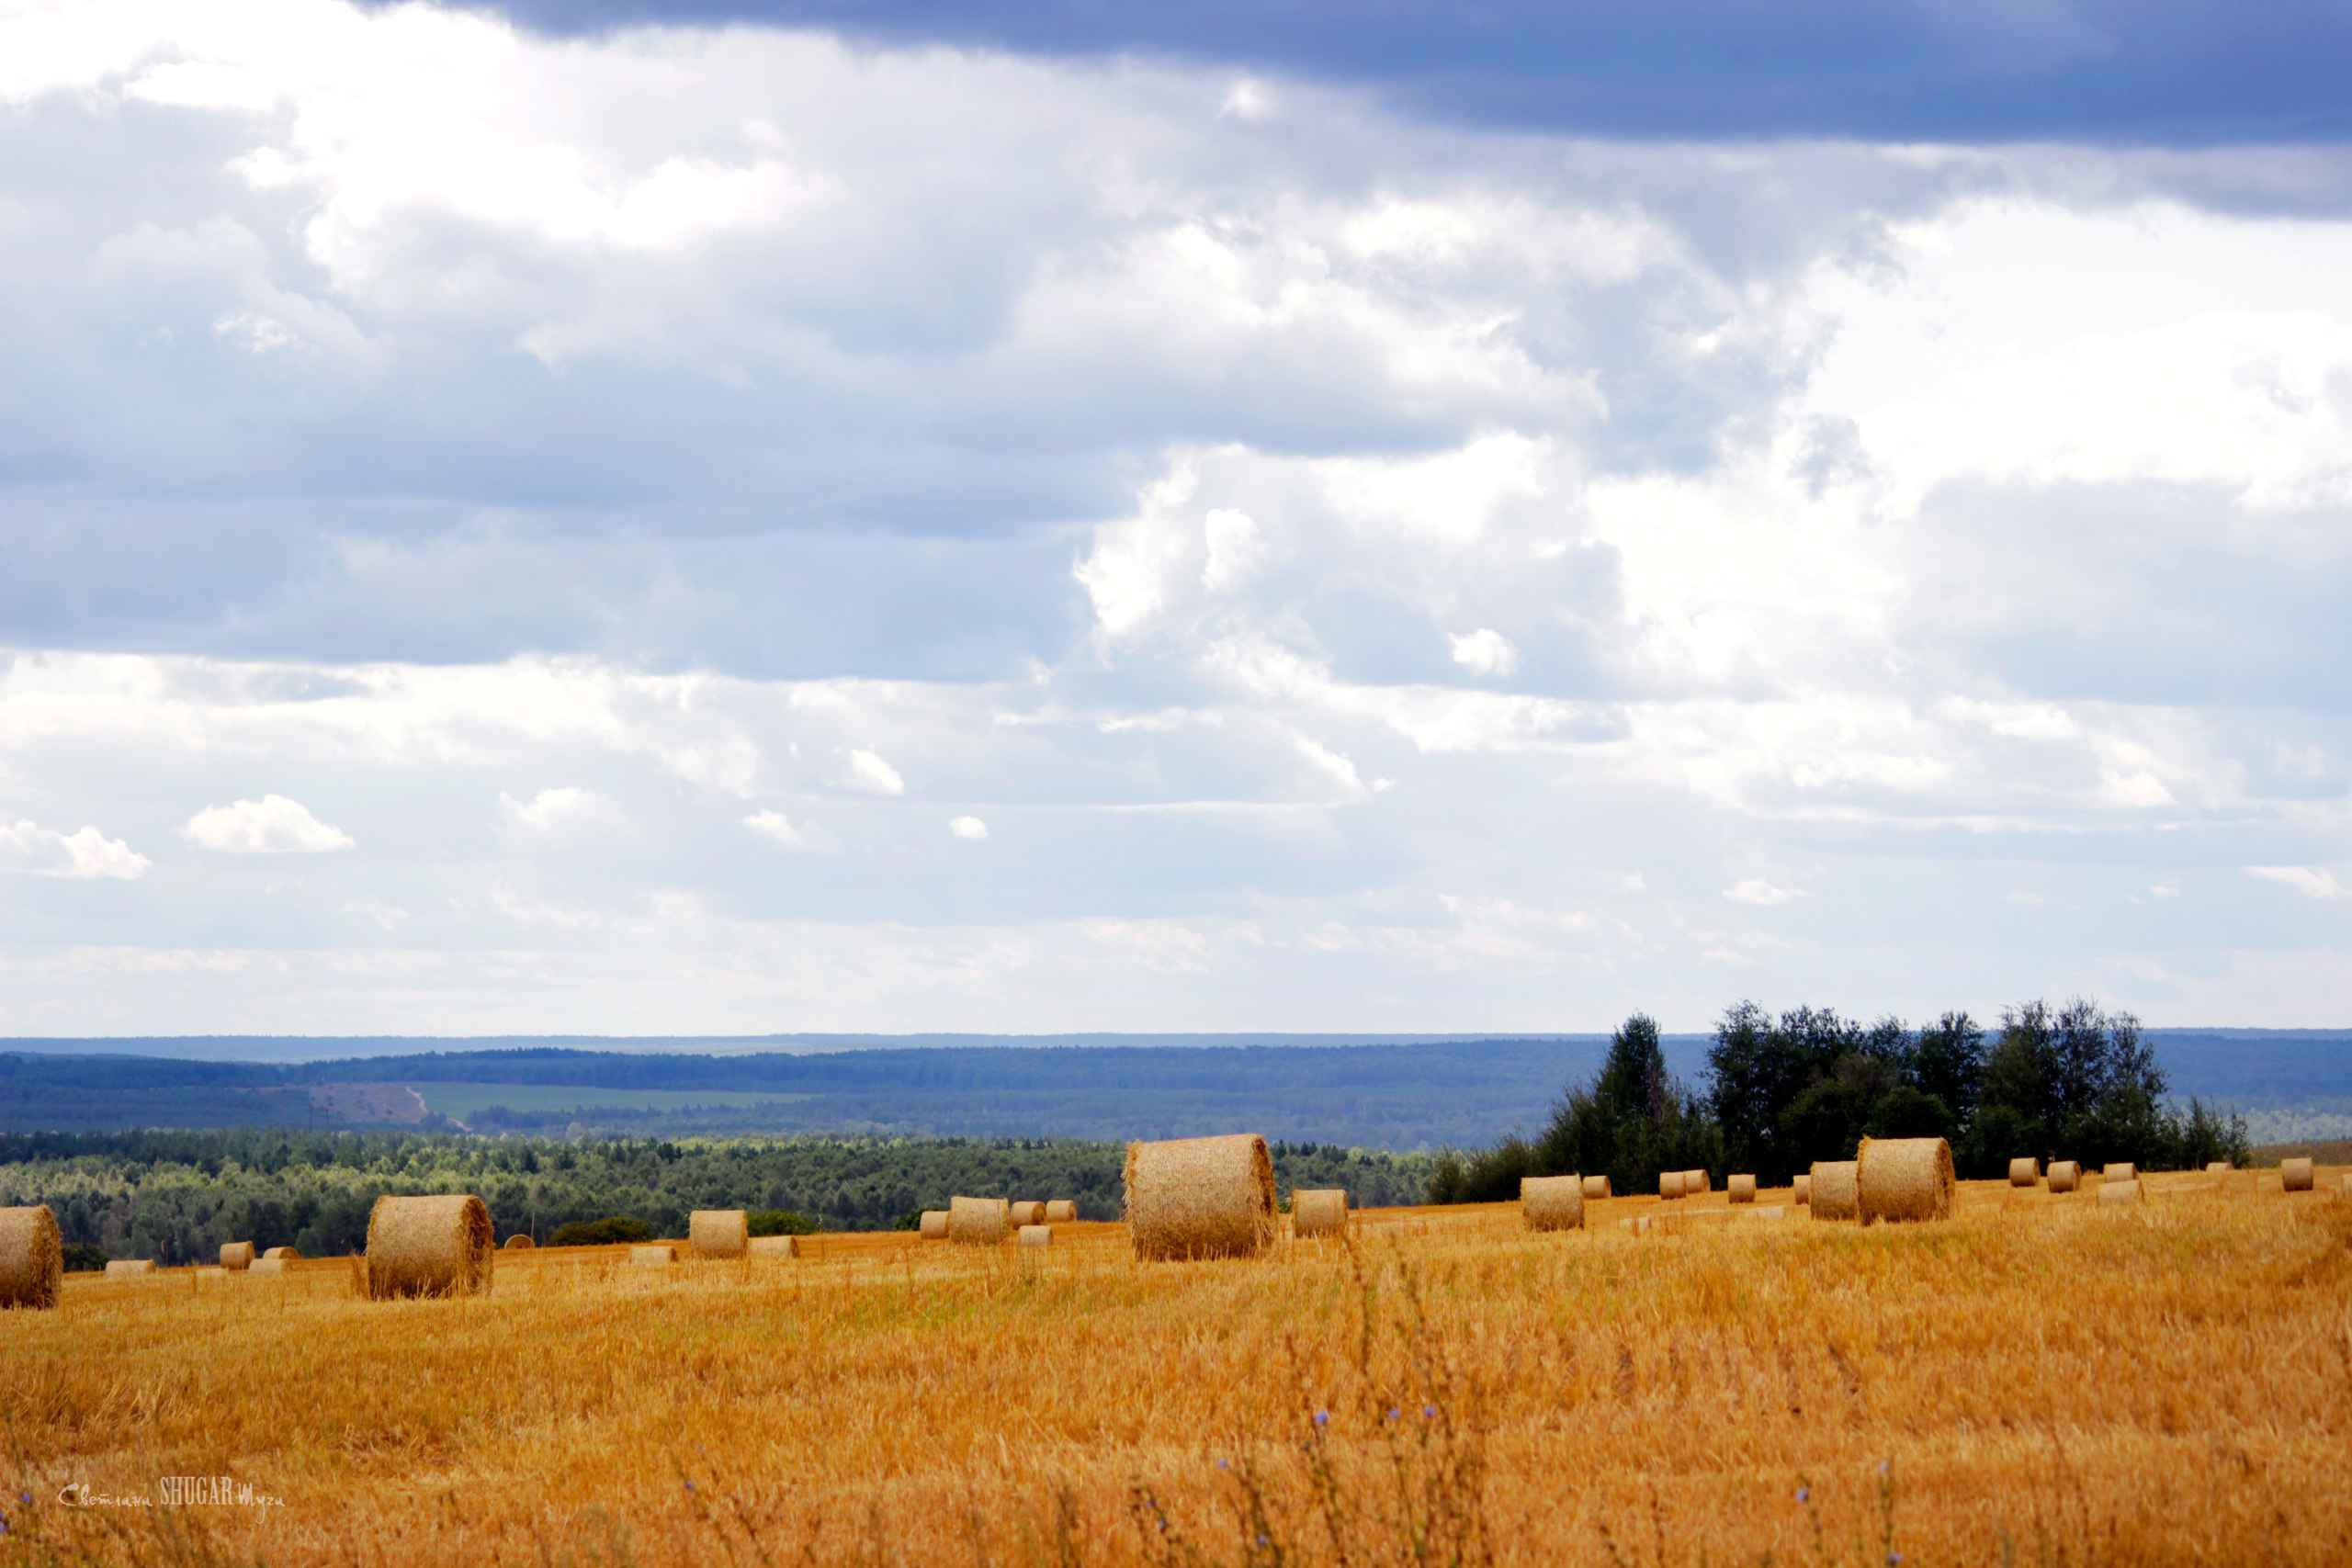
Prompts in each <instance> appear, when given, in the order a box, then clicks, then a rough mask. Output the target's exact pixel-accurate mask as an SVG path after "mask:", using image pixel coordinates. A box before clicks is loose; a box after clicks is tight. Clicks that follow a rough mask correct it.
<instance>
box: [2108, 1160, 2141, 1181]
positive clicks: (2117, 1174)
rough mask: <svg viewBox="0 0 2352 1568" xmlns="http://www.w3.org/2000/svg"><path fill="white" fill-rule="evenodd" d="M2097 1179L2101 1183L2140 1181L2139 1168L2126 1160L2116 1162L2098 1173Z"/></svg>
mask: <svg viewBox="0 0 2352 1568" xmlns="http://www.w3.org/2000/svg"><path fill="white" fill-rule="evenodd" d="M2099 1179H2100V1180H2101V1181H2137V1180H2139V1179H2140V1168H2139V1167H2138V1166H2136V1165H2133V1164H2132V1163H2131V1161H2130V1160H2128V1159H2127V1160H2117V1161H2115V1162H2114V1163H2112V1164H2110V1165H2109V1167H2108V1168H2106V1169H2105V1170H2103V1171H2101V1172H2099Z"/></svg>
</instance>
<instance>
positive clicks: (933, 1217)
mask: <svg viewBox="0 0 2352 1568" xmlns="http://www.w3.org/2000/svg"><path fill="white" fill-rule="evenodd" d="M915 1233H916V1234H917V1235H920V1236H922V1238H923V1240H925V1241H945V1240H946V1239H947V1211H946V1210H944V1209H925V1210H924V1211H923V1212H922V1224H919V1225H917V1226H916V1227H915Z"/></svg>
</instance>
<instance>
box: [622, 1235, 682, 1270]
mask: <svg viewBox="0 0 2352 1568" xmlns="http://www.w3.org/2000/svg"><path fill="white" fill-rule="evenodd" d="M677 1260H678V1249H677V1247H675V1246H673V1245H672V1244H671V1243H669V1242H666V1241H653V1242H642V1243H639V1245H637V1246H635V1247H630V1248H629V1249H628V1262H629V1267H630V1268H632V1269H667V1268H668V1267H670V1265H671V1264H673V1263H675V1262H676V1261H677Z"/></svg>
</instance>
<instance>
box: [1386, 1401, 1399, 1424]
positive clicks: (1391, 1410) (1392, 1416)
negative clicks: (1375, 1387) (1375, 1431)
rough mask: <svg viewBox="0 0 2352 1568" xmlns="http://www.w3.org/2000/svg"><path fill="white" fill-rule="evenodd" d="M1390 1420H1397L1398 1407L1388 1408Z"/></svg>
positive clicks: (1391, 1406)
mask: <svg viewBox="0 0 2352 1568" xmlns="http://www.w3.org/2000/svg"><path fill="white" fill-rule="evenodd" d="M1388 1418H1389V1419H1390V1420H1391V1421H1394V1420H1396V1419H1397V1407H1396V1406H1395V1405H1393V1404H1392V1405H1390V1406H1389V1407H1388Z"/></svg>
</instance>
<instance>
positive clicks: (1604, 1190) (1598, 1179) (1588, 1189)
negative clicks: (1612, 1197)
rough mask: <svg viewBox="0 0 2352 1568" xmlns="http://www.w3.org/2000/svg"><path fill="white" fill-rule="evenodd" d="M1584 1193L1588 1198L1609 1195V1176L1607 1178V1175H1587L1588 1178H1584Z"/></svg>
mask: <svg viewBox="0 0 2352 1568" xmlns="http://www.w3.org/2000/svg"><path fill="white" fill-rule="evenodd" d="M1584 1195H1585V1196H1586V1197H1587V1198H1606V1197H1608V1196H1609V1178H1607V1177H1605V1176H1588V1177H1586V1178H1585V1179H1584Z"/></svg>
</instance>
